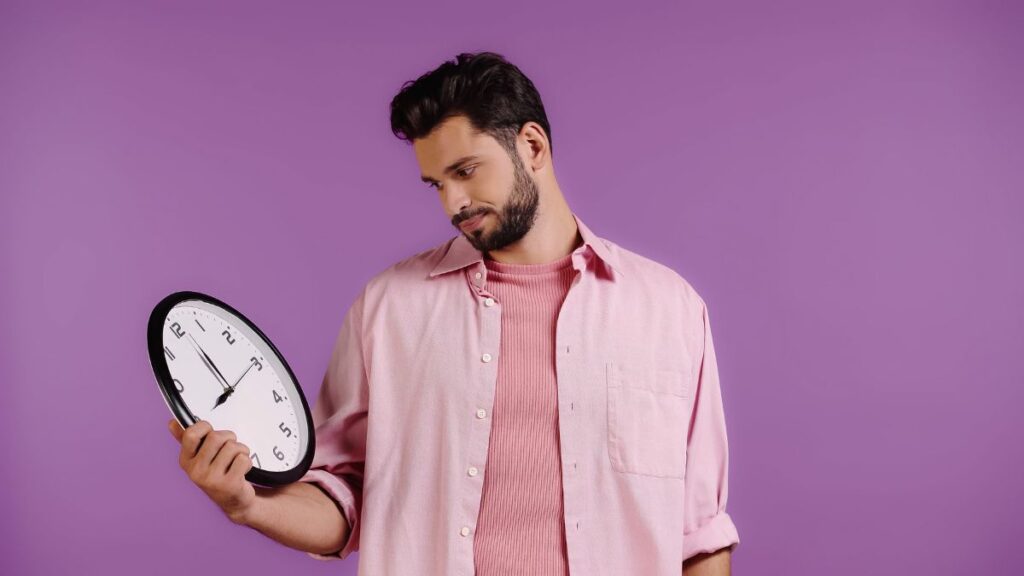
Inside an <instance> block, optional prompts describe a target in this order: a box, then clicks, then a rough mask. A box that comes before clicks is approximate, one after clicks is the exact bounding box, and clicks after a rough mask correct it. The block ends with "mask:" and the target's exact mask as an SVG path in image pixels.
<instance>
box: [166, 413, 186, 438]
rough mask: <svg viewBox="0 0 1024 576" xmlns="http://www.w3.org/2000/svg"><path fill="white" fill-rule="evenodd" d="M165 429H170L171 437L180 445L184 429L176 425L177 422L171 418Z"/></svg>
mask: <svg viewBox="0 0 1024 576" xmlns="http://www.w3.org/2000/svg"><path fill="white" fill-rule="evenodd" d="M167 427H168V428H170V429H171V436H174V439H175V440H177V441H178V442H179V443H180V442H181V436H182V435H183V434H184V433H185V429H184V428H182V427H181V424H178V421H177V420H175V419H173V418H172V419H171V421H170V422H168V423H167Z"/></svg>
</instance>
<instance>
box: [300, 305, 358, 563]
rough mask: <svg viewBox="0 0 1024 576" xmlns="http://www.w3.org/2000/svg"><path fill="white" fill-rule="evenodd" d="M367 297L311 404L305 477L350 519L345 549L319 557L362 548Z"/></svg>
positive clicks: (347, 320) (350, 317)
mask: <svg viewBox="0 0 1024 576" xmlns="http://www.w3.org/2000/svg"><path fill="white" fill-rule="evenodd" d="M364 298H365V289H364V291H363V292H362V293H360V295H359V297H358V298H356V300H355V302H354V303H353V304H352V306H350V307H349V309H348V311H347V312H346V313H345V317H344V319H343V320H342V326H341V331H340V333H339V334H338V338H337V341H336V342H335V345H334V349H333V351H332V353H331V358H330V361H329V362H328V366H327V372H326V374H325V375H324V379H323V383H322V384H321V386H320V392H319V394H318V395H317V399H316V403H315V404H314V406H313V407H312V409H311V414H312V417H313V426H314V430H315V434H316V451H315V454H314V456H313V462H312V464H311V465H310V469H309V471H307V472H306V474H305V475H304V476H302V477H301V478H300V479H299V481H300V482H309V483H311V484H313V485H315V486H317V487H318V488H320V489H321V490H323V491H324V492H325V493H326V494H327V495H328V496H329V497H330V498H331V499H332V500H334V502H335V504H336V505H337V506H338V509H339V510H340V511H341V513H342V515H343V516H344V517H345V520H346V521H347V522H348V525H349V535H348V539H347V540H346V542H345V544H344V545H343V546H342V548H341V549H340V550H337V551H335V552H333V553H331V554H326V555H324V554H315V553H312V552H308V553H307V554H308V555H309V556H312V557H313V558H316V559H318V560H336V559H343V558H345V557H346V556H348V555H349V554H351V553H352V552H354V551H356V550H358V549H359V528H360V514H361V511H362V500H363V498H362V496H363V470H364V463H365V461H366V425H367V419H366V416H367V406H368V400H369V398H368V396H369V387H368V377H367V371H366V365H365V362H364V357H365V356H364V353H363V329H362V319H363V302H364Z"/></svg>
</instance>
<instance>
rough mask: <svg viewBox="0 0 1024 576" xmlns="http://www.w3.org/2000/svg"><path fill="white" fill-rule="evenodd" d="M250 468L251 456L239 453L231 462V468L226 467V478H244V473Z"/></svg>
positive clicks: (247, 452)
mask: <svg viewBox="0 0 1024 576" xmlns="http://www.w3.org/2000/svg"><path fill="white" fill-rule="evenodd" d="M251 468H252V456H250V455H249V451H248V450H246V451H245V452H239V453H238V454H235V457H234V458H233V459H232V460H231V466H229V467H228V476H232V477H239V478H245V475H246V473H248V472H249V470H250V469H251Z"/></svg>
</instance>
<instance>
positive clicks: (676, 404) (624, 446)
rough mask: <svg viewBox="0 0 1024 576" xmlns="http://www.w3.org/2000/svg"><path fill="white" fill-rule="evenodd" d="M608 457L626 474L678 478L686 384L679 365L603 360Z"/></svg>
mask: <svg viewBox="0 0 1024 576" xmlns="http://www.w3.org/2000/svg"><path fill="white" fill-rule="evenodd" d="M605 369H606V370H605V374H606V380H607V385H608V456H609V458H610V459H611V464H612V469H614V470H615V471H617V472H622V473H626V474H640V475H645V476H661V477H666V478H682V477H683V474H684V472H685V470H686V428H687V423H688V420H689V418H688V416H689V410H688V407H689V395H690V384H689V382H688V376H687V374H686V373H685V372H683V371H680V370H666V369H661V368H647V367H636V366H630V365H626V364H621V363H618V362H607V363H606V364H605Z"/></svg>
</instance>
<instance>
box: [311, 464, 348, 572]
mask: <svg viewBox="0 0 1024 576" xmlns="http://www.w3.org/2000/svg"><path fill="white" fill-rule="evenodd" d="M299 482H308V483H310V484H313V485H314V486H316V487H318V488H320V489H321V490H323V491H324V492H325V493H326V494H327V496H328V497H330V498H331V500H334V503H335V504H336V505H337V506H338V509H339V510H340V511H341V514H342V516H344V517H345V521H346V522H348V526H349V532H348V540H346V542H345V543H344V544H343V545H342V547H341V549H340V550H338V551H336V552H332V553H330V554H317V553H315V552H306V554H307V555H309V556H310V557H312V558H316V559H317V560H343V559H345V557H346V556H348V555H349V554H351V553H352V552H354V551H355V550H356V549H358V547H359V538H358V534H357V532H356V529H357V526H356V524H357V523H358V519H359V516H358V514H357V512H356V502H355V496H354V495H353V494H352V489H351V488H349V487H348V485H347V484H345V483H344V482H343V481H342V480H340V479H338V478H337V477H335V476H334V475H333V474H331V473H330V472H327V471H326V470H321V469H314V470H309V471H307V472H306V474H305V475H304V476H303V477H302V478H299ZM353 519H355V521H353Z"/></svg>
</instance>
